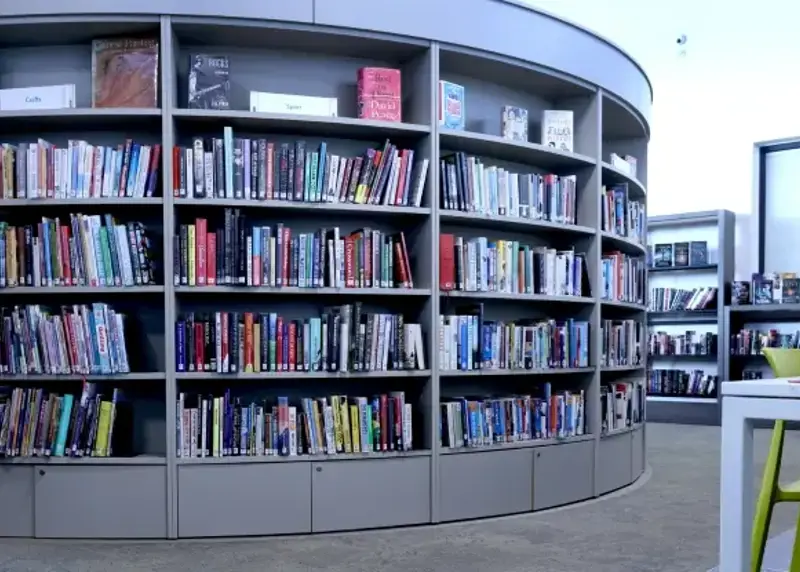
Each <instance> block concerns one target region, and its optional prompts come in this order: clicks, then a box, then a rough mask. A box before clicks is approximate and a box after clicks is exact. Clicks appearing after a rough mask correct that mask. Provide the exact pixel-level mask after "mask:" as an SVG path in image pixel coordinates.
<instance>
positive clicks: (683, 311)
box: [647, 210, 735, 425]
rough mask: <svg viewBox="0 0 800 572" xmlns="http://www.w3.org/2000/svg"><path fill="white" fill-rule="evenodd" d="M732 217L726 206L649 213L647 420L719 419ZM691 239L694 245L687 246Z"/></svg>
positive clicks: (708, 422) (731, 266)
mask: <svg viewBox="0 0 800 572" xmlns="http://www.w3.org/2000/svg"><path fill="white" fill-rule="evenodd" d="M734 225H735V214H734V213H732V212H730V211H725V210H719V211H701V212H692V213H681V214H674V215H664V216H653V217H649V218H648V220H647V233H648V245H649V248H650V253H649V255H650V263H649V265H648V273H649V276H648V287H649V294H650V311H649V312H648V316H647V318H648V336H649V338H650V340H652V344H651V345H652V346H653V347H651V348H650V349H651V350H652V351H650V352H649V353H650V355H649V357H648V379H647V381H648V388H647V389H648V395H647V419H648V420H649V421H656V422H660V423H683V424H703V425H717V424H719V421H720V405H721V400H720V398H719V392H718V389H719V387H718V386H719V382H720V381H721V380H724V379H729V378H728V377H726V376H725V375H726V374H725V373H724V372H725V365H726V363H727V360H728V356H727V354H726V351H727V344H726V342H725V340H724V338H725V334H724V331H725V328H724V319H725V305H726V304H728V303H729V301H730V292H729V289H730V284H731V282H732V280H733V273H734ZM693 243H694V244H695V245H698V246H697V248H696V251H695V252H693V253H692V252H689V251H686V249H687V247H688V248H691V245H692V244H693ZM676 245H677V248H676ZM682 251H684V252H682ZM687 253H688V254H689V256H688V257H687V256H684V255H685V254H687ZM704 254H705V256H704ZM668 259H669V260H668ZM711 292H713V298H711V299H710V301H708V302H705V300H703V299H702V298H703V297H704V296H708V295H709V293H711ZM694 295H696V296H697V298H696V300H695V301H694V302H693V301H692V300H691V297H692V296H694ZM681 296H683V299H679V298H680V297H681ZM687 300H688V302H687ZM695 302H696V303H695ZM655 306H658V307H657V308H656V307H655Z"/></svg>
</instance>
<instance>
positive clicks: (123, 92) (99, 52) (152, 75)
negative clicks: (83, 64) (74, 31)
mask: <svg viewBox="0 0 800 572" xmlns="http://www.w3.org/2000/svg"><path fill="white" fill-rule="evenodd" d="M157 105H158V42H157V41H156V40H154V39H118V40H95V41H94V42H92V107H144V108H152V107H156V106H157Z"/></svg>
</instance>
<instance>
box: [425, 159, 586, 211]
mask: <svg viewBox="0 0 800 572" xmlns="http://www.w3.org/2000/svg"><path fill="white" fill-rule="evenodd" d="M440 172H441V174H440V177H441V182H440V188H441V201H442V202H441V205H442V209H444V210H455V211H462V212H471V213H480V214H483V215H488V216H499V217H511V218H524V219H530V220H547V221H551V222H557V223H562V224H576V222H577V213H576V210H575V197H576V193H577V180H576V177H574V176H568V177H559V176H558V175H537V174H535V173H533V174H529V173H511V172H509V171H507V170H506V169H503V168H502V167H496V166H489V165H484V164H483V161H482V160H481V158H479V157H472V156H468V155H466V154H465V153H461V152H459V153H455V154H453V155H450V156H449V157H446V158H444V159H442V160H441V162H440Z"/></svg>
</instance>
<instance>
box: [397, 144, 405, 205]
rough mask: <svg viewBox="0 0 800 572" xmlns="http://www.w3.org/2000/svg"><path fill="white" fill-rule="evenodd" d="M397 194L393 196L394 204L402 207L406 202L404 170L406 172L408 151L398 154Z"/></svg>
mask: <svg viewBox="0 0 800 572" xmlns="http://www.w3.org/2000/svg"><path fill="white" fill-rule="evenodd" d="M397 170H398V177H397V185H396V187H397V192H396V193H395V195H394V204H395V205H403V204H405V202H406V197H405V190H406V170H408V149H403V150H402V151H401V152H400V166H399V167H398V169H397Z"/></svg>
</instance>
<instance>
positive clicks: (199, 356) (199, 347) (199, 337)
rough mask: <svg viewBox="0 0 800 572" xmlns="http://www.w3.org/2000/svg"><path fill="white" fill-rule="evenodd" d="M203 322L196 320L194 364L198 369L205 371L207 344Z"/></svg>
mask: <svg viewBox="0 0 800 572" xmlns="http://www.w3.org/2000/svg"><path fill="white" fill-rule="evenodd" d="M203 341H204V337H203V324H202V323H200V322H195V324H194V366H195V370H196V371H203V363H204V361H205V355H204V354H205V351H203V350H204V349H205V344H204V343H203Z"/></svg>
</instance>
